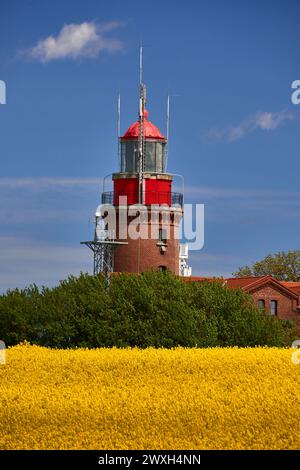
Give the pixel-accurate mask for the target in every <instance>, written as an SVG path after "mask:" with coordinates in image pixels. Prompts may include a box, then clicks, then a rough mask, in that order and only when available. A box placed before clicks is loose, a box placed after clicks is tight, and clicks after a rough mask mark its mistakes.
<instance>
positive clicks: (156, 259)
mask: <svg viewBox="0 0 300 470" xmlns="http://www.w3.org/2000/svg"><path fill="white" fill-rule="evenodd" d="M167 110H169V100H168V106H167ZM168 114H169V112H168V111H167V115H168ZM167 136H168V118H167ZM167 136H165V135H163V133H162V132H161V131H160V130H159V129H158V127H157V126H156V125H155V124H154V123H153V122H151V120H150V118H149V111H148V109H147V108H146V86H145V84H144V83H143V81H142V50H141V51H140V84H139V107H138V119H137V120H136V122H134V123H133V124H132V125H131V126H130V127H129V128H128V129H127V131H126V132H125V133H124V134H123V135H119V168H118V172H115V173H113V174H112V175H111V184H112V187H113V189H112V190H110V191H106V190H105V188H104V190H103V192H102V195H101V207H100V209H99V211H98V212H97V213H96V216H95V236H94V240H91V241H87V242H82V243H84V244H85V245H87V246H88V247H89V248H90V249H91V250H92V251H93V252H94V273H95V274H96V273H98V272H105V273H107V274H109V273H110V272H113V271H114V272H127V273H142V272H144V271H148V270H150V269H154V270H160V271H166V270H168V271H170V272H172V273H174V274H175V275H190V274H191V272H190V268H188V266H187V246H186V245H185V246H182V245H180V241H179V226H180V222H181V220H182V217H183V191H182V192H175V191H173V187H172V186H173V180H174V178H175V176H176V177H178V175H175V174H173V173H171V172H168V169H167V150H168V138H167ZM179 176H180V175H179ZM181 178H182V177H181ZM182 180H183V178H182Z"/></svg>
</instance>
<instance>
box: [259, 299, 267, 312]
mask: <svg viewBox="0 0 300 470" xmlns="http://www.w3.org/2000/svg"><path fill="white" fill-rule="evenodd" d="M258 308H259V309H260V310H265V308H266V304H265V301H264V299H259V300H258Z"/></svg>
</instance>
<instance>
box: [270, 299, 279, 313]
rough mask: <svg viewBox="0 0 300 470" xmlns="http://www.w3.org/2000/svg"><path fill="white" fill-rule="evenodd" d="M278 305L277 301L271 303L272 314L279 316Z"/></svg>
mask: <svg viewBox="0 0 300 470" xmlns="http://www.w3.org/2000/svg"><path fill="white" fill-rule="evenodd" d="M277 310H278V303H277V300H271V302H270V314H271V315H277Z"/></svg>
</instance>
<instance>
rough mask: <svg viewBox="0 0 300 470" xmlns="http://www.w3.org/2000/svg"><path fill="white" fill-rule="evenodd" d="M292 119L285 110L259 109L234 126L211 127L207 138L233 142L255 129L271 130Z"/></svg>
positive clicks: (293, 117) (291, 115)
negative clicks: (268, 110)
mask: <svg viewBox="0 0 300 470" xmlns="http://www.w3.org/2000/svg"><path fill="white" fill-rule="evenodd" d="M293 119H295V115H294V114H293V113H291V112H290V111H287V110H282V111H277V112H262V111H260V112H258V113H256V114H254V115H252V116H249V117H247V118H246V119H244V120H243V121H241V122H240V123H239V124H237V125H235V126H229V127H226V128H224V129H219V128H212V129H210V130H209V131H208V133H207V137H208V138H209V140H227V141H229V142H234V141H236V140H239V139H241V138H242V137H244V136H245V135H246V134H249V133H250V132H253V131H255V130H257V129H260V130H262V131H273V130H275V129H277V128H278V127H279V126H280V125H281V124H283V123H284V122H285V121H291V120H293Z"/></svg>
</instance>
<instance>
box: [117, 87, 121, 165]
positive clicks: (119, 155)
mask: <svg viewBox="0 0 300 470" xmlns="http://www.w3.org/2000/svg"><path fill="white" fill-rule="evenodd" d="M117 132H118V160H119V166H120V170H121V171H122V168H121V144H120V137H121V94H120V93H119V95H118V124H117Z"/></svg>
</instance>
